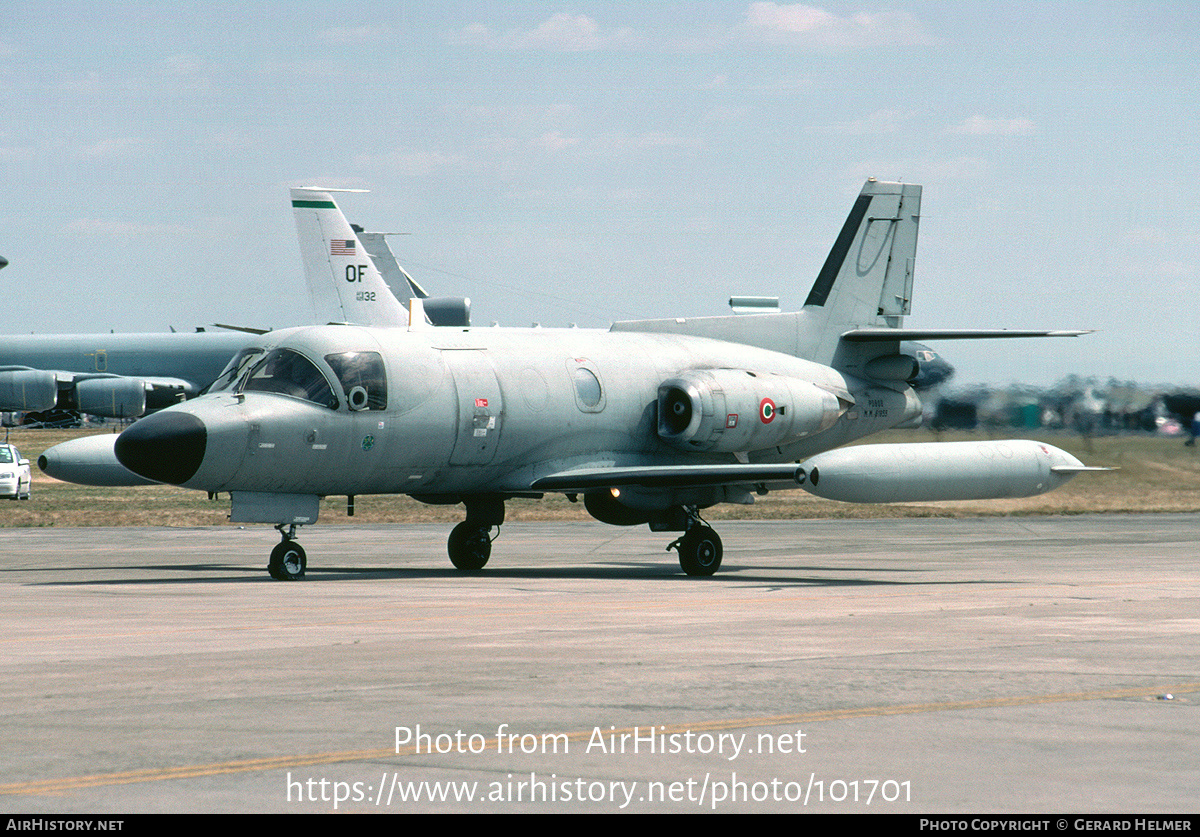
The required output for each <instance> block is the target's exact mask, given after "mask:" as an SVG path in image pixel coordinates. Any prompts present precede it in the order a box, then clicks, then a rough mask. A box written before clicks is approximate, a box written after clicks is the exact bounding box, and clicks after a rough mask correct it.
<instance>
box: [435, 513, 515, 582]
mask: <svg viewBox="0 0 1200 837" xmlns="http://www.w3.org/2000/svg"><path fill="white" fill-rule="evenodd" d="M465 504H466V507H467V519H466V520H464V521H463V522H462V523H460V524H458V525H457V526H455V527H454V529H453V530H451V532H450V540H449V541H448V542H447V543H446V551H447V552H449V553H450V563H451V564H453V565H454V566H455V568H457V569H459V570H462V571H463V572H466V573H474V572H479V571H480V570H482V569H483V567H484V565H485V564H487V562H488V558H490V557H491V556H492V541H493V540H494V539H495V536H493V535H492V527H493V526H494V527H496V530H497V535H498V534H499V529H500V524H502V523H503V522H504V499H503V498H501V497H480V498H472V499H470V500H467V501H465Z"/></svg>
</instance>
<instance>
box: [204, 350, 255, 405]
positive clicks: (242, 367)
mask: <svg viewBox="0 0 1200 837" xmlns="http://www.w3.org/2000/svg"><path fill="white" fill-rule="evenodd" d="M262 355H263V350H262V349H257V348H251V349H242V350H241V351H240V352H238V353H237V354H236V355H234V356H233V360H231V361H229V364H228V365H227V366H226V367H225V371H224V372H222V373H221V374H220V375H218V376H217V379H216V380H215V381H213V382H212V383H211V384H209V385H208V386H207V387H206V388H205V389H204V391H203V392H202V393H201V395H203V394H205V393H209V392H227V391H234V390H236V389H237V387H238V384H239V383H240V382H241V380H242V376H243V374H244V373H245V372H246V370H247V369H249V368H250V365H251V364H252V363H254V361H256V360H258V359H259V358H260V357H262Z"/></svg>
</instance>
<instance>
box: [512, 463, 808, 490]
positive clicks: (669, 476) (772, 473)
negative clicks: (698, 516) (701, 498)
mask: <svg viewBox="0 0 1200 837" xmlns="http://www.w3.org/2000/svg"><path fill="white" fill-rule="evenodd" d="M804 479H805V476H804V468H803V467H801V466H800V465H798V464H796V463H795V462H784V463H780V464H761V465H759V464H756V465H742V464H740V463H735V464H730V465H646V466H639V467H633V468H583V469H578V470H574V471H560V472H558V473H556V474H548V475H546V476H544V477H541V478H540V479H537V480H534V481H533V484H532V485H530V488H531V489H532V490H534V491H567V492H570V491H590V490H592V489H595V488H615V487H619V486H625V485H637V486H641V487H643V488H692V487H697V486H705V485H739V484H744V485H749V484H753V483H760V482H789V483H793V484H795V485H801V484H803V482H804Z"/></svg>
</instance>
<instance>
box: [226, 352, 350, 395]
mask: <svg viewBox="0 0 1200 837" xmlns="http://www.w3.org/2000/svg"><path fill="white" fill-rule="evenodd" d="M242 391H243V392H274V393H278V394H279V395H290V396H291V397H292V398H302V399H304V400H305V401H311V402H313V403H314V404H320V405H321V406H322V407H328V408H330V409H331V410H336V409H337V406H338V400H337V396H336V395H334V394H333V388H332V387H330V386H329V382H328V381H327V380H325V376H324V375H322V374H321V370H319V369H317V367H316V366H315V365H314V364H313V362H312V361H311V360H309V359H308V358H306V357H305V356H304V355H302V354H300V353H298V352H293V351H292V350H291V349H275V350H274V351H273V352H271V353H270V354H269V355H267V356H266V357H265V358H263V359H262V360H261V361H259V363H258V364H257V365H256V366H255V367H254V368H253V369H251V370H250V375H249V377H247V378H246V383H245V385H243V387H242Z"/></svg>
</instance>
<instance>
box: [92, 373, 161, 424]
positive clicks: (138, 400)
mask: <svg viewBox="0 0 1200 837" xmlns="http://www.w3.org/2000/svg"><path fill="white" fill-rule="evenodd" d="M75 404H76V409H78V410H79V412H81V413H87V414H88V415H92V416H105V417H107V418H133V417H135V416H140V415H142V414H143V413H145V412H146V383H145V382H144V381H143V380H142V379H141V378H88V379H87V380H83V381H79V382H78V383H76V384H75Z"/></svg>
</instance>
